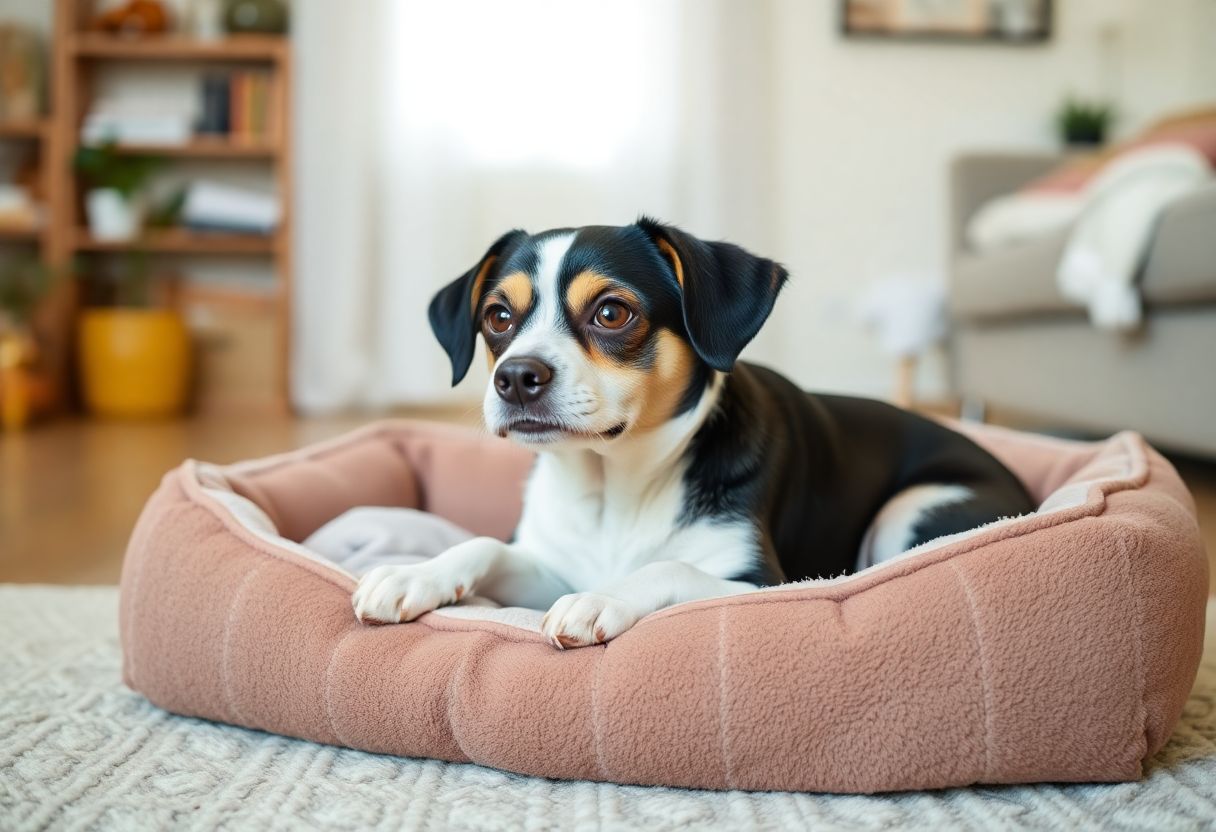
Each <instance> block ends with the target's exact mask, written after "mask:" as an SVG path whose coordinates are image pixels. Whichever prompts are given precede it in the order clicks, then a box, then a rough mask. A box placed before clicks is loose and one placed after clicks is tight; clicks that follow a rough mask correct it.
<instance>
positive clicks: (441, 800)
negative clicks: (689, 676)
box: [0, 586, 1216, 830]
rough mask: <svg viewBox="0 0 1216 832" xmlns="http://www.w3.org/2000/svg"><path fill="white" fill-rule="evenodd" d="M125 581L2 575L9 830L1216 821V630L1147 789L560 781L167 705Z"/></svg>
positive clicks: (2, 715)
mask: <svg viewBox="0 0 1216 832" xmlns="http://www.w3.org/2000/svg"><path fill="white" fill-rule="evenodd" d="M116 610H117V591H116V590H114V589H112V588H52V587H12V586H0V829H3V830H10V829H48V828H50V829H170V828H173V829H177V828H182V829H216V828H224V829H251V830H263V829H295V828H335V829H426V830H430V829H434V830H516V829H519V830H546V829H573V830H637V829H680V830H685V829H690V830H691V829H729V830H747V829H801V828H816V829H891V828H906V827H911V828H921V829H946V828H983V829H1003V828H1004V829H1025V828H1036V827H1052V828H1062V829H1094V830H1099V829H1101V830H1106V829H1127V830H1143V829H1171V830H1189V829H1212V828H1216V637H1214V636H1216V628H1214V627H1213V619H1214V617H1216V616H1214V615H1213V614H1214V613H1216V607H1213V608H1210V609H1209V614H1208V628H1209V629H1208V639H1207V644H1208V651H1207V654H1206V656H1205V658H1204V665H1203V668H1202V669H1201V670H1200V675H1199V681H1198V682H1197V683H1196V685H1195V690H1194V692H1193V693H1192V695H1191V699H1190V701H1189V702H1188V703H1187V706H1186V711H1185V713H1184V714H1183V717H1182V723H1181V724H1180V725H1179V727H1178V729H1177V731H1176V732H1175V734H1174V737H1173V739H1172V740H1171V742H1170V744H1169V745H1168V746H1167V747H1166V748H1165V750H1164V751H1163V752H1162V753H1161V754H1160V755H1159V756H1158V758H1157V759H1156V760H1155V761H1154V762H1153V764H1152V766H1151V768H1150V771H1149V773H1148V776H1147V778H1146V779H1144V780H1143V781H1142V782H1139V783H1120V784H1113V785H1085V786H1017V787H999V788H975V789H954V790H949V791H943V792H928V793H908V794H898V795H887V796H878V797H856V796H841V795H806V794H778V793H748V792H694V791H684V790H679V789H659V788H640V787H626V786H611V785H603V784H596V783H560V782H551V781H548V780H540V779H536V778H531V777H521V776H517V775H512V774H505V773H503V772H499V771H493V770H491V769H485V768H480V767H478V766H473V765H454V764H447V763H439V762H434V761H428V760H413V759H398V758H393V757H379V756H375V755H372V754H363V753H360V752H357V751H347V750H342V749H338V748H331V747H328V746H322V745H315V744H313V743H309V742H303V741H299V740H291V739H286V738H283V737H276V736H271V735H268V734H262V733H259V732H256V731H247V730H243V729H239V728H231V727H228V726H224V725H216V724H212V723H208V722H202V721H200V720H195V719H186V718H182V717H176V716H171V715H169V714H166V713H165V712H163V711H160V710H158V709H156V708H154V707H153V706H151V705H150V704H148V703H147V702H146V701H144V700H143V699H142V698H141V697H140V696H138V695H136V694H134V693H132V692H130V691H129V690H127V689H126V688H124V687H123V686H122V683H121V681H120V680H119V660H120V659H119V646H118V636H117V621H116V615H117V612H116Z"/></svg>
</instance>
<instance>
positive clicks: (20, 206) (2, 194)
mask: <svg viewBox="0 0 1216 832" xmlns="http://www.w3.org/2000/svg"><path fill="white" fill-rule="evenodd" d="M41 225H42V216H41V212H40V211H39V209H38V206H37V204H36V203H35V202H34V199H33V197H32V196H31V194H30V191H29V189H28V188H27V187H25V186H23V185H8V184H5V183H2V182H0V231H18V232H20V231H36V230H37V229H38V228H40V227H41Z"/></svg>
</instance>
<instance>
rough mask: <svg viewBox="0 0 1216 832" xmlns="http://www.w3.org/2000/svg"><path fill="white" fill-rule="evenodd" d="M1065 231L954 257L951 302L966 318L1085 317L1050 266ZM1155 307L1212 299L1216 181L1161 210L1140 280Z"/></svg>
mask: <svg viewBox="0 0 1216 832" xmlns="http://www.w3.org/2000/svg"><path fill="white" fill-rule="evenodd" d="M1067 241H1068V233H1067V232H1059V233H1056V234H1051V235H1046V236H1044V237H1042V238H1041V239H1038V240H1033V241H1031V242H1028V243H1023V244H1021V245H1017V246H1011V247H1010V248H1007V249H1001V250H997V251H992V252H988V253H985V254H975V253H971V252H965V253H962V254H959V255H957V257H956V259H955V266H954V275H953V286H952V288H951V306H952V308H953V310H954V313H955V314H956V315H958V316H960V317H964V318H1005V317H1024V316H1027V315H1034V314H1038V313H1044V312H1047V313H1059V314H1072V315H1083V314H1084V309H1083V308H1082V307H1080V306H1078V305H1077V304H1075V303H1073V302H1071V301H1069V300H1067V299H1065V298H1064V297H1063V296H1061V295H1060V291H1059V289H1058V288H1057V287H1056V267H1057V265H1058V263H1059V262H1060V256H1061V254H1062V253H1063V251H1064V246H1065V244H1066V243H1067ZM1140 285H1141V287H1142V291H1143V294H1144V299H1145V302H1146V303H1148V304H1150V305H1153V306H1171V305H1180V304H1193V303H1216V185H1210V186H1208V187H1206V188H1204V189H1202V190H1200V191H1197V192H1196V193H1193V194H1191V195H1189V196H1186V197H1183V198H1182V199H1179V200H1178V201H1177V202H1176V203H1175V204H1174V205H1171V206H1170V207H1169V208H1167V209H1166V211H1165V212H1164V214H1162V217H1161V222H1160V225H1159V226H1158V228H1157V233H1156V236H1155V238H1154V239H1153V243H1152V246H1151V247H1150V249H1149V255H1148V259H1147V260H1146V262H1145V269H1144V273H1143V275H1142V277H1141V284H1140Z"/></svg>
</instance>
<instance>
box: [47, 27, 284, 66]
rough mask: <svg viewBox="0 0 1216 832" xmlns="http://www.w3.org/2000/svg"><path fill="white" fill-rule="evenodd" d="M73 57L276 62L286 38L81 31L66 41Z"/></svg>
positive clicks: (282, 50)
mask: <svg viewBox="0 0 1216 832" xmlns="http://www.w3.org/2000/svg"><path fill="white" fill-rule="evenodd" d="M67 48H68V51H69V52H70V53H71V54H72V55H73V56H74V57H77V58H90V59H99V60H119V61H189V62H196V61H227V62H232V61H257V62H264V63H276V62H279V61H283V60H284V59H285V58H286V56H287V40H286V38H282V37H277V36H267V35H232V36H229V37H226V38H223V39H221V40H216V41H200V40H194V39H191V38H189V37H182V36H179V35H154V36H150V37H144V38H120V37H114V36H112V35H104V34H97V33H93V32H84V33H81V34H77V35H74V36H73V37H72V38H71V40H70V42H69V43H68V45H67Z"/></svg>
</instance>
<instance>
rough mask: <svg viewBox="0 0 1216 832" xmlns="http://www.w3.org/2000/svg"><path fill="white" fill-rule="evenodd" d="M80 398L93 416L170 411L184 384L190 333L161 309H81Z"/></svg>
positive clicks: (179, 404) (178, 405)
mask: <svg viewBox="0 0 1216 832" xmlns="http://www.w3.org/2000/svg"><path fill="white" fill-rule="evenodd" d="M79 346H80V376H81V381H82V383H83V387H84V401H85V404H86V405H87V406H88V408H89V411H90V412H92V413H94V414H95V415H98V416H113V417H124V418H148V417H158V416H160V417H163V416H174V415H177V414H180V413H181V412H182V411H183V410H184V409H185V406H186V398H187V395H188V393H189V388H190V334H189V332H188V331H187V329H186V324H185V321H183V320H182V316H181V315H180V314H178V313H177V312H173V311H171V310H166V309H87V310H85V311H84V312H83V313H82V314H81V316H80V342H79Z"/></svg>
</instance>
